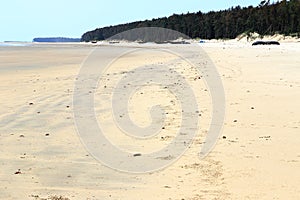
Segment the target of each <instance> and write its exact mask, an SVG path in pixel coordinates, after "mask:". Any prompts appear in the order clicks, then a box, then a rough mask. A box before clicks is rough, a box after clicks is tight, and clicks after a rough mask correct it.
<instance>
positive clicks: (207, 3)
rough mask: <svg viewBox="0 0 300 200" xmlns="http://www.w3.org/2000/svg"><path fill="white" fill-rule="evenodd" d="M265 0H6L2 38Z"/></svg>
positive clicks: (76, 32)
mask: <svg viewBox="0 0 300 200" xmlns="http://www.w3.org/2000/svg"><path fill="white" fill-rule="evenodd" d="M260 1H261V0H239V1H238V0H151V1H150V0H127V1H126V0H118V1H111V0H105V1H103V0H84V1H81V0H77V1H74V0H72V1H71V0H2V1H1V11H0V41H8V40H9V41H16V40H17V41H31V40H32V39H33V38H34V37H48V36H55V37H56V36H64V37H81V35H82V34H83V33H85V32H86V31H89V30H94V29H95V28H99V27H103V26H109V25H116V24H120V23H127V22H132V21H136V20H145V19H152V18H158V17H164V16H169V15H172V14H173V13H176V14H181V13H187V12H188V11H189V12H197V11H199V10H201V11H202V12H208V11H210V10H220V9H226V8H229V7H231V6H237V5H241V6H248V5H254V6H256V5H258V4H259V2H260Z"/></svg>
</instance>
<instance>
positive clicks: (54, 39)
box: [32, 37, 81, 43]
mask: <svg viewBox="0 0 300 200" xmlns="http://www.w3.org/2000/svg"><path fill="white" fill-rule="evenodd" d="M80 40H81V39H80V38H66V37H44V38H42V37H39V38H34V39H33V40H32V42H50V43H52V42H80Z"/></svg>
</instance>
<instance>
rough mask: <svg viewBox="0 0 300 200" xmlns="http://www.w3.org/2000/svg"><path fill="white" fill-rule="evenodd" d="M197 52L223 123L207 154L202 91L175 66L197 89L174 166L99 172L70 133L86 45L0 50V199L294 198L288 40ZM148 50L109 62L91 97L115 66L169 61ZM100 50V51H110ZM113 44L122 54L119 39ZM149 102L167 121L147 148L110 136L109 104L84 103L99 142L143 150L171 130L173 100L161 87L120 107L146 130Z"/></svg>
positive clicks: (296, 140) (298, 112)
mask: <svg viewBox="0 0 300 200" xmlns="http://www.w3.org/2000/svg"><path fill="white" fill-rule="evenodd" d="M201 45H202V47H203V49H204V50H205V51H206V52H207V54H208V55H209V56H210V58H211V59H212V61H213V62H214V63H215V66H216V67H217V69H218V70H219V73H220V75H221V78H222V81H223V84H224V89H225V95H226V120H225V124H224V128H223V132H222V135H221V137H220V139H219V140H218V143H217V145H216V146H215V148H214V149H213V151H212V152H211V153H210V154H209V155H208V156H207V157H206V158H205V159H203V160H199V158H198V155H197V154H198V152H199V149H200V148H201V144H202V143H203V140H204V137H205V133H206V131H207V127H208V124H209V120H210V101H209V98H208V97H209V94H208V93H207V91H206V90H207V89H206V88H205V84H203V83H202V82H201V81H199V82H195V81H194V80H195V74H194V71H192V70H188V69H187V70H185V69H183V68H184V65H183V64H180V63H179V64H178V63H177V66H183V67H178V68H177V69H176V70H178V71H179V72H181V73H182V74H183V75H184V76H185V77H187V80H188V81H189V82H190V83H191V85H192V87H193V89H194V90H196V91H198V92H196V97H197V100H199V102H200V104H201V110H200V112H201V114H202V116H201V117H200V118H199V123H200V127H201V128H199V131H198V133H197V137H196V139H195V140H194V142H193V144H192V145H191V147H190V148H189V149H188V151H187V152H185V154H184V155H183V156H182V157H181V158H180V159H179V160H178V161H177V162H176V163H174V164H173V165H171V166H170V167H168V168H166V169H164V170H161V171H158V172H155V173H148V174H142V175H138V174H128V173H121V172H117V171H115V170H112V169H110V168H108V167H105V166H104V165H102V164H101V163H100V162H98V161H97V160H95V159H94V158H93V157H92V156H91V155H90V154H89V153H88V152H87V150H86V149H85V147H84V145H83V144H82V143H81V141H80V138H79V137H78V135H77V132H76V127H75V124H74V115H73V107H72V98H73V89H74V82H75V80H76V76H77V74H78V72H79V70H80V67H81V63H82V61H83V60H84V59H85V58H86V57H87V56H88V55H89V53H90V51H91V49H92V48H93V47H92V46H89V45H84V44H78V45H74V44H70V45H65V44H64V45H63V44H61V45H49V44H45V45H33V46H25V47H24V46H23V47H0V60H1V62H0V88H1V94H0V95H1V97H0V98H1V107H0V109H1V112H0V151H1V155H0V199H6V200H7V199H30V200H32V199H38V200H41V199H47V198H52V199H59V198H58V197H59V196H62V197H65V198H68V199H70V200H73V199H80V200H82V199H178V200H181V199H185V200H196V199H299V198H300V186H299V185H300V171H299V169H300V147H299V144H300V135H299V133H300V131H299V129H300V103H299V99H300V79H299V77H300V68H299V66H300V58H299V55H300V43H283V44H282V45H281V46H257V47H252V46H251V45H250V44H245V43H238V42H235V41H230V42H219V43H205V44H201ZM115 46H118V45H115ZM149 46H150V47H151V45H147V44H145V45H139V48H140V47H142V50H143V51H141V52H140V53H138V52H137V53H133V54H131V55H130V56H128V57H125V58H122V59H120V60H118V61H117V62H116V63H114V65H115V68H110V70H111V71H110V72H109V73H107V74H106V77H105V78H106V79H103V81H104V82H101V81H100V82H99V85H100V86H103V85H106V86H107V87H105V88H103V87H100V86H99V88H98V89H97V90H96V94H97V95H96V100H97V97H98V96H100V95H101V94H105V95H110V94H111V89H112V88H113V84H114V83H115V81H116V80H117V78H118V77H119V76H121V75H122V74H124V70H125V71H129V70H130V68H131V67H134V66H138V65H140V64H145V63H146V64H147V63H148V64H149V63H160V62H161V63H167V62H170V61H172V60H173V59H174V57H173V55H170V54H168V55H167V54H166V55H164V54H161V53H158V51H154V50H151V48H150V49H149ZM154 47H155V48H157V46H154ZM100 48H104V49H107V52H108V53H109V52H110V51H113V50H114V49H115V48H116V47H111V46H103V47H100ZM117 48H124V47H121V44H120V45H119V47H117ZM126 48H135V47H130V46H129V47H128V46H127V47H126ZM178 48H189V45H178ZM175 66H176V65H175ZM114 70H115V71H114ZM146 75H147V74H145V76H146ZM107 80H109V81H107ZM105 81H106V82H105ZM128 87H130V86H128ZM197 87H198V88H197ZM195 88H196V89H195ZM157 90H158V91H159V92H158V93H155V91H157ZM142 94H143V95H142ZM157 95H160V100H161V104H163V105H165V106H166V107H167V108H169V109H170V110H169V111H168V112H170V113H169V114H170V118H168V119H167V120H169V121H166V127H165V130H163V131H162V133H161V134H160V135H158V136H156V137H154V138H152V139H151V140H150V141H147V142H145V141H142V142H141V141H139V142H136V143H133V142H132V140H131V139H130V138H128V137H125V136H122V135H121V134H117V131H118V129H117V128H116V127H115V125H114V124H112V122H113V120H112V118H111V115H110V114H109V108H110V107H109V101H108V102H104V103H103V102H102V103H103V104H101V103H99V104H97V103H96V104H95V105H96V109H95V110H96V113H97V117H98V120H102V121H104V122H105V123H104V124H106V125H105V126H104V127H103V128H104V129H105V130H106V132H107V133H109V134H107V137H108V138H109V139H111V140H112V141H113V143H114V144H115V145H118V146H119V147H120V148H125V149H126V148H129V149H130V150H131V151H137V150H139V151H145V152H148V151H151V148H154V150H155V149H157V148H161V147H163V146H164V145H166V144H167V143H168V142H169V141H171V140H172V138H173V137H174V134H172V133H173V132H174V130H178V126H179V125H180V124H178V113H180V105H177V104H174V105H173V104H172V105H170V101H169V100H172V98H173V96H172V94H171V93H168V91H167V90H159V88H155V87H145V88H144V89H143V90H142V91H139V93H138V94H136V95H135V96H134V98H133V100H132V102H130V106H131V107H132V112H131V113H130V114H131V117H132V118H133V119H134V120H135V121H136V123H138V124H139V125H141V126H143V125H147V124H148V123H150V122H151V119H150V118H149V115H148V114H147V109H146V107H145V105H146V102H147V103H150V104H151V103H153V104H155V103H157V100H159V98H157ZM166 99H167V100H168V101H166ZM99 101H100V99H99ZM168 106H169V107H168ZM176 116H177V117H176ZM223 136H225V137H226V138H225V137H224V138H223ZM132 144H134V145H132ZM152 150H153V149H152ZM55 196H56V197H55Z"/></svg>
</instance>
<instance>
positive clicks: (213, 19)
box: [81, 0, 300, 42]
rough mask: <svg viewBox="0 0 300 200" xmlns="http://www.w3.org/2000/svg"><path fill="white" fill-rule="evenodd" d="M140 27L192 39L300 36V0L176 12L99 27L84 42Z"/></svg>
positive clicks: (87, 35)
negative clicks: (254, 35) (174, 32)
mask: <svg viewBox="0 0 300 200" xmlns="http://www.w3.org/2000/svg"><path fill="white" fill-rule="evenodd" d="M140 27H162V28H167V29H172V30H175V31H178V32H181V33H183V34H185V35H187V36H189V37H191V38H202V39H233V38H236V37H237V36H238V35H240V34H242V33H250V32H257V33H259V34H260V35H273V34H275V33H279V34H284V35H296V36H298V37H299V36H300V1H299V0H289V1H288V0H282V1H277V2H274V3H270V0H268V1H262V2H261V3H260V4H259V5H258V6H256V7H254V6H248V7H243V8H241V7H240V6H236V7H231V8H229V9H226V10H221V11H211V12H208V13H202V12H201V11H199V12H197V13H187V14H173V15H172V16H169V17H163V18H157V19H152V20H145V21H137V22H132V23H127V24H120V25H116V26H109V27H104V28H98V29H96V30H93V31H89V32H86V33H84V34H83V35H82V37H81V41H86V42H88V41H93V40H105V39H107V38H110V37H111V36H114V35H116V34H118V33H121V32H123V31H127V30H130V29H134V28H140Z"/></svg>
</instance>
